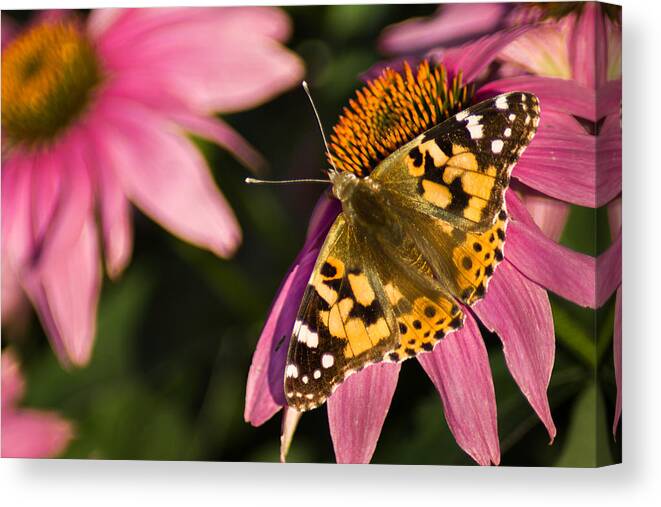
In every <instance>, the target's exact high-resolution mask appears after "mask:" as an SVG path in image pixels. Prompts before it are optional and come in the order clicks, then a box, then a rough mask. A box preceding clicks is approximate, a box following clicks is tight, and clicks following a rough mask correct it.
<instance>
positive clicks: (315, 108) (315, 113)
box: [302, 81, 338, 172]
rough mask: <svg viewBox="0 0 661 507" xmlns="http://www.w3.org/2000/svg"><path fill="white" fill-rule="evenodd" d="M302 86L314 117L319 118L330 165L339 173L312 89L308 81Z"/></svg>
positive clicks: (318, 122) (318, 121)
mask: <svg viewBox="0 0 661 507" xmlns="http://www.w3.org/2000/svg"><path fill="white" fill-rule="evenodd" d="M302 85H303V89H304V90H305V94H306V95H307V96H308V99H310V104H312V110H313V111H314V116H315V117H316V118H317V124H318V125H319V131H320V132H321V138H322V139H323V140H324V146H325V147H326V153H327V154H328V158H329V160H330V163H331V165H332V166H333V170H334V171H335V172H338V170H337V166H336V165H335V162H334V161H333V155H332V154H331V152H330V148H329V147H328V141H327V140H326V133H325V132H324V126H323V125H322V124H321V118H319V112H318V111H317V107H316V106H315V105H314V100H313V99H312V94H311V93H310V88H309V87H308V83H307V81H303V83H302Z"/></svg>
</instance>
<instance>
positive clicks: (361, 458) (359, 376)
mask: <svg viewBox="0 0 661 507" xmlns="http://www.w3.org/2000/svg"><path fill="white" fill-rule="evenodd" d="M400 366H401V365H400V364H399V363H379V364H375V365H372V366H369V367H367V368H365V369H364V370H363V371H361V372H359V373H356V374H354V375H351V376H350V377H348V378H347V379H346V380H345V381H344V382H343V383H342V384H341V385H340V387H339V388H338V389H337V391H335V393H334V394H333V395H332V396H331V397H330V398H329V399H328V402H327V404H328V424H329V426H330V433H331V438H332V439H333V449H335V460H336V461H337V462H338V463H369V462H370V460H371V459H372V455H373V454H374V450H375V449H376V443H377V441H378V440H379V436H380V435H381V428H382V427H383V422H384V421H385V419H386V415H387V414H388V409H389V408H390V403H391V401H392V397H393V394H394V393H395V388H396V387H397V379H398V378H399V369H400Z"/></svg>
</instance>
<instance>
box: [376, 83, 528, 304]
mask: <svg viewBox="0 0 661 507" xmlns="http://www.w3.org/2000/svg"><path fill="white" fill-rule="evenodd" d="M538 124H539V101H538V100H537V97H535V96H534V95H532V94H529V93H519V92H516V93H508V94H504V95H500V96H498V97H495V98H493V99H489V100H486V101H484V102H481V103H479V104H477V105H475V106H473V107H470V108H468V109H466V110H465V111H462V112H461V113H459V114H458V115H456V116H454V117H452V118H450V119H448V120H446V121H444V122H443V123H441V124H439V125H438V126H436V127H434V128H432V129H430V130H429V131H427V132H426V133H424V134H422V135H420V136H418V137H417V138H416V139H414V140H413V141H411V142H410V143H408V144H407V145H405V146H403V147H402V148H400V149H399V150H398V151H397V152H395V153H394V154H393V155H392V156H390V157H388V158H387V159H386V160H384V161H383V162H382V163H381V164H380V165H379V166H378V167H377V168H376V169H375V170H374V172H373V173H372V174H371V177H372V178H373V179H374V180H375V181H378V182H379V183H380V184H381V189H382V192H383V193H384V195H385V196H386V200H387V201H388V202H389V203H390V204H391V212H392V213H393V214H394V215H396V219H397V220H400V221H405V223H410V224H415V228H416V229H417V232H416V234H415V236H414V239H415V242H416V246H417V248H418V249H419V250H420V252H421V253H422V255H423V256H424V257H425V259H427V260H428V262H429V264H430V266H431V268H432V271H433V273H434V276H435V277H436V279H437V280H439V281H440V282H441V283H442V284H443V285H444V287H445V288H446V289H447V290H448V291H449V292H450V293H451V294H452V295H453V296H454V297H456V298H458V299H459V300H461V301H462V302H464V303H466V304H469V305H470V304H473V303H475V302H476V301H478V300H479V299H481V298H482V297H483V296H484V294H485V292H486V288H487V284H488V282H489V279H490V278H491V276H492V275H493V272H494V270H495V267H496V265H497V264H498V263H499V262H500V261H501V260H502V259H503V255H504V245H505V234H506V230H507V222H508V215H507V212H506V209H505V190H506V189H507V187H508V185H509V179H510V174H511V172H512V168H513V167H514V165H515V164H516V162H517V160H518V159H519V157H520V156H521V154H522V153H523V151H524V150H525V148H526V147H527V146H528V144H529V143H530V141H531V140H532V138H533V136H534V135H535V132H536V129H537V126H538Z"/></svg>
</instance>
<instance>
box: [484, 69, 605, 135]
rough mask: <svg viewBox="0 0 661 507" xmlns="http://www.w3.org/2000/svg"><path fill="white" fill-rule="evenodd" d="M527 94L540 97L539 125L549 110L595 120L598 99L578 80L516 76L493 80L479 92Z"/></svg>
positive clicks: (543, 121) (542, 122)
mask: <svg viewBox="0 0 661 507" xmlns="http://www.w3.org/2000/svg"><path fill="white" fill-rule="evenodd" d="M518 91H526V92H530V93H534V94H535V95H537V97H538V98H539V104H540V107H541V110H542V117H541V123H540V125H543V124H544V123H545V118H544V115H545V112H546V110H547V109H550V110H556V111H562V112H565V113H568V114H573V115H576V116H579V117H581V118H586V119H588V120H591V121H596V120H597V119H598V118H597V116H598V114H599V115H601V114H603V113H602V112H601V111H597V110H596V97H595V92H594V90H591V89H589V88H586V87H585V86H582V85H581V84H579V83H576V82H575V81H570V80H565V79H556V78H550V77H540V76H529V75H525V76H514V77H508V78H504V79H497V80H495V81H490V82H488V83H487V84H485V85H484V86H482V87H481V88H480V89H479V90H478V96H479V97H484V96H486V97H489V96H492V95H497V94H499V93H505V92H518Z"/></svg>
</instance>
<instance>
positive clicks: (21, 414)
mask: <svg viewBox="0 0 661 507" xmlns="http://www.w3.org/2000/svg"><path fill="white" fill-rule="evenodd" d="M24 390H25V381H24V379H23V376H22V375H21V371H20V368H19V365H18V362H17V360H16V358H15V357H14V353H13V352H12V351H10V350H4V351H3V352H2V451H1V452H0V455H2V457H3V458H52V457H55V456H57V455H58V454H60V453H61V452H62V451H64V450H65V449H66V448H67V446H68V445H69V442H70V441H71V438H72V437H73V426H72V425H71V423H70V422H69V421H67V420H66V419H63V418H62V417H61V416H60V415H58V414H56V413H54V412H48V411H45V410H34V409H28V408H22V407H19V406H18V403H19V401H20V399H21V398H22V397H23V392H24Z"/></svg>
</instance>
